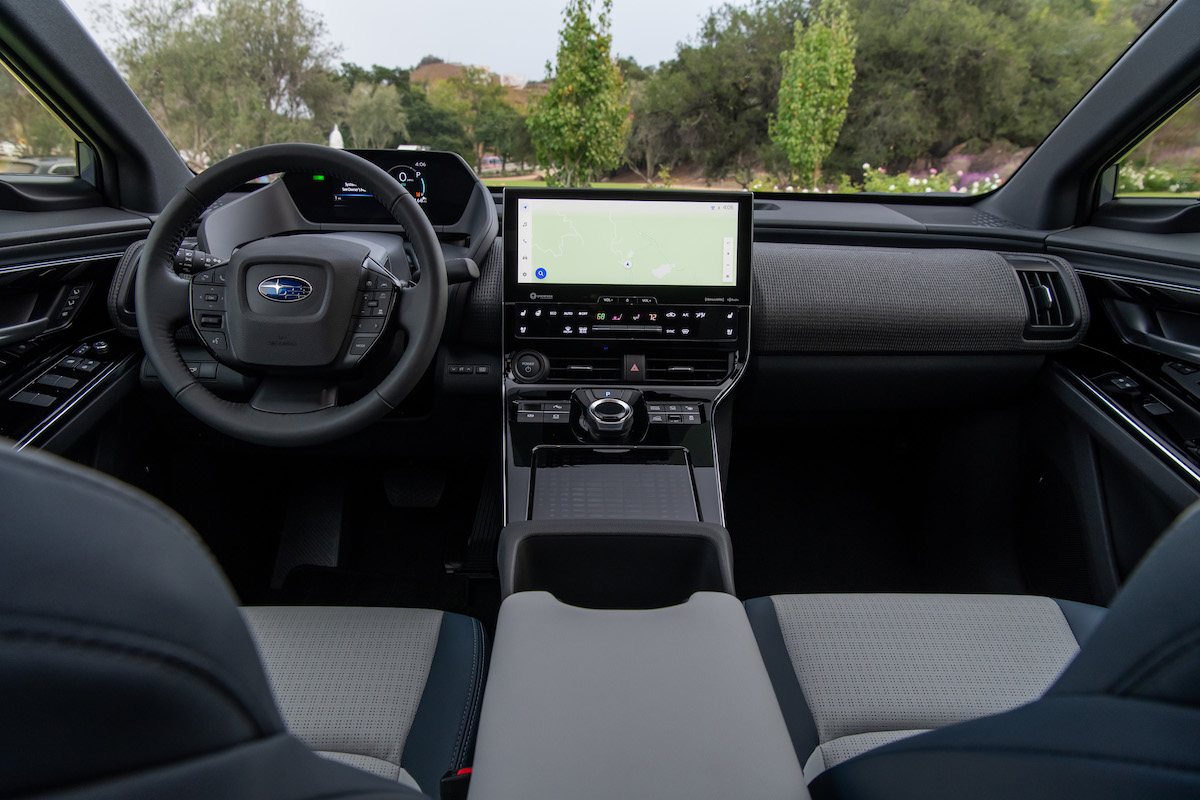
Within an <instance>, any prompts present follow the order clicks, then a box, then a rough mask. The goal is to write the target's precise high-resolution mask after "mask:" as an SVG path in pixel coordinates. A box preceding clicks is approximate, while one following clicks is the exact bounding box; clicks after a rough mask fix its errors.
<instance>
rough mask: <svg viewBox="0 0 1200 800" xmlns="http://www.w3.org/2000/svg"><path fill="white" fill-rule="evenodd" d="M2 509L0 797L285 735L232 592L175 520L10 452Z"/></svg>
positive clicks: (57, 463)
mask: <svg viewBox="0 0 1200 800" xmlns="http://www.w3.org/2000/svg"><path fill="white" fill-rule="evenodd" d="M0 514H2V522H0V539H2V550H3V553H4V557H3V558H0V709H3V711H0V717H3V719H4V724H3V725H0V752H4V753H5V754H6V755H5V757H4V758H3V759H0V794H5V793H7V792H11V793H15V794H21V793H23V792H32V791H38V790H42V791H46V790H49V789H52V788H55V787H64V786H66V785H69V784H70V783H72V782H76V781H78V782H86V781H89V780H95V779H99V778H101V777H103V776H106V775H111V774H114V773H119V772H121V771H123V770H131V769H138V768H144V767H153V766H155V765H157V764H162V763H166V762H167V761H170V760H174V759H186V758H189V757H192V756H195V755H198V754H201V753H208V752H217V751H219V750H222V749H225V748H228V747H231V746H235V745H237V744H239V743H242V742H246V741H249V740H252V739H255V738H260V737H268V736H271V735H274V734H277V733H280V732H282V731H283V729H284V728H283V721H282V719H280V717H279V713H278V712H277V711H276V709H275V705H274V703H273V702H272V698H271V692H270V689H269V687H268V685H267V680H266V676H265V675H264V674H263V670H262V665H261V663H260V662H259V659H258V653H257V651H256V650H255V647H254V643H253V641H251V639H250V634H249V632H248V631H247V630H246V626H245V624H244V623H243V622H242V618H241V615H240V614H239V613H238V610H237V607H236V604H235V598H234V595H233V592H232V591H231V590H230V588H229V585H228V584H227V583H226V581H225V579H224V577H223V576H222V575H221V573H220V572H219V571H218V570H217V568H216V565H215V564H214V562H213V560H212V557H211V556H210V555H209V554H208V552H207V551H206V550H205V549H204V548H203V546H202V545H201V544H200V543H199V541H198V540H197V539H196V537H195V535H194V534H193V533H192V531H191V529H190V528H188V526H187V524H186V523H184V522H183V520H181V519H180V518H179V517H178V516H176V515H175V514H174V513H173V512H171V511H170V510H169V509H167V508H166V507H165V506H163V505H162V504H160V503H158V502H157V501H155V500H153V499H151V498H149V497H147V496H146V495H143V494H141V493H140V492H137V491H136V490H133V489H131V488H130V487H128V486H125V485H124V484H120V483H118V482H116V481H113V480H111V479H108V478H106V477H104V476H101V475H99V474H97V473H94V472H91V471H88V470H83V469H80V468H79V467H78V465H75V464H71V463H69V462H65V461H62V460H60V459H57V458H53V457H51V456H48V455H46V454H43V453H37V452H28V451H22V452H13V451H5V452H4V453H3V457H0Z"/></svg>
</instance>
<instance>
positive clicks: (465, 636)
mask: <svg viewBox="0 0 1200 800" xmlns="http://www.w3.org/2000/svg"><path fill="white" fill-rule="evenodd" d="M486 673H487V636H486V634H485V633H484V630H483V626H482V625H481V624H480V623H479V621H478V620H475V619H472V618H470V617H464V616H462V615H460V614H450V613H446V614H443V615H442V625H441V630H440V631H439V633H438V643H437V648H436V649H435V650H434V652H433V661H432V663H431V664H430V666H429V678H428V679H427V680H426V682H425V691H424V693H423V694H422V695H421V703H420V705H418V706H417V713H416V716H415V717H414V718H413V724H412V728H411V729H410V730H409V734H408V740H407V742H406V743H405V746H404V752H403V754H402V755H401V757H400V763H401V764H402V765H403V766H404V768H405V770H407V771H408V774H409V775H412V776H413V778H414V779H415V780H416V781H417V783H418V784H419V785H420V786H421V787H422V788H423V789H424V790H425V791H426V792H428V793H429V794H430V795H431V796H433V797H436V796H437V786H438V782H439V781H440V780H441V778H442V775H443V774H444V773H445V772H447V771H454V770H458V769H461V768H462V767H467V766H470V765H471V759H472V758H473V756H474V752H475V732H476V730H477V729H478V727H479V707H480V704H481V703H482V702H483V684H484V679H485V677H486Z"/></svg>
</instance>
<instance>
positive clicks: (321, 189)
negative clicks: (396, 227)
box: [283, 150, 478, 225]
mask: <svg viewBox="0 0 1200 800" xmlns="http://www.w3.org/2000/svg"><path fill="white" fill-rule="evenodd" d="M349 152H351V153H354V154H355V155H358V156H361V157H363V158H365V159H366V160H368V161H370V162H371V163H372V164H375V165H376V166H378V167H380V168H381V169H383V170H384V171H385V172H387V173H388V174H389V175H391V176H392V177H393V178H395V179H396V180H397V181H398V182H399V183H400V184H401V185H403V186H404V188H405V189H407V190H408V193H409V194H411V195H412V196H413V199H415V200H416V201H417V202H418V203H419V204H420V205H421V209H422V210H423V211H424V212H425V215H426V216H427V217H429V221H430V222H431V223H432V224H434V225H453V224H455V223H456V222H458V221H459V220H460V219H461V218H462V216H463V214H464V213H465V212H466V209H467V204H468V203H469V202H470V199H471V192H472V190H473V189H474V188H475V186H476V184H477V183H478V178H476V176H475V173H474V172H473V171H472V170H471V168H470V167H469V166H468V165H467V163H466V162H465V161H463V160H462V158H461V157H460V156H458V154H456V153H448V152H441V151H436V150H350V151H349ZM283 180H284V183H285V184H286V185H287V188H288V191H289V192H290V193H291V195H292V199H293V200H294V201H295V203H296V207H297V208H298V209H299V210H300V213H301V214H303V215H304V217H305V219H308V220H309V221H311V222H317V223H345V224H376V225H386V224H393V223H394V222H395V220H393V219H392V217H391V215H390V214H388V213H387V210H386V209H384V208H383V206H381V205H380V204H379V203H377V202H376V201H375V198H374V197H373V196H372V195H371V193H370V192H368V191H367V190H365V189H363V188H362V187H360V186H358V185H357V184H354V183H351V182H350V181H347V180H345V179H343V178H341V177H339V176H337V175H333V174H322V173H288V174H287V175H285V176H284V178H283Z"/></svg>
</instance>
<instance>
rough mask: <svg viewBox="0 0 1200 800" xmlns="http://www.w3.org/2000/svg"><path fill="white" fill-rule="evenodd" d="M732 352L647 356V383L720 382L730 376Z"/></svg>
mask: <svg viewBox="0 0 1200 800" xmlns="http://www.w3.org/2000/svg"><path fill="white" fill-rule="evenodd" d="M731 359H732V354H731V353H727V354H724V355H719V356H662V357H653V356H652V357H647V358H646V382H647V383H682V384H703V383H720V382H721V381H723V380H725V378H727V377H728V376H729V370H730V365H731Z"/></svg>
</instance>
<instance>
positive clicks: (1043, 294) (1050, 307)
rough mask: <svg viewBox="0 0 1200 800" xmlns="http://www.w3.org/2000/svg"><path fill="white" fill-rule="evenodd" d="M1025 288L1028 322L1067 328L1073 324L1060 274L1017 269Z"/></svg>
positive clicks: (1036, 324)
mask: <svg viewBox="0 0 1200 800" xmlns="http://www.w3.org/2000/svg"><path fill="white" fill-rule="evenodd" d="M1017 275H1018V276H1020V278H1021V284H1022V286H1023V288H1024V290H1025V304H1026V306H1028V308H1029V322H1030V324H1031V325H1035V326H1051V327H1056V328H1069V327H1071V326H1072V325H1074V324H1075V322H1076V320H1075V319H1074V313H1073V311H1072V309H1071V307H1070V306H1069V305H1068V304H1067V302H1066V298H1067V288H1066V286H1065V285H1064V284H1063V279H1062V276H1061V275H1059V274H1058V273H1057V272H1052V271H1049V270H1026V269H1020V270H1017Z"/></svg>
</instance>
